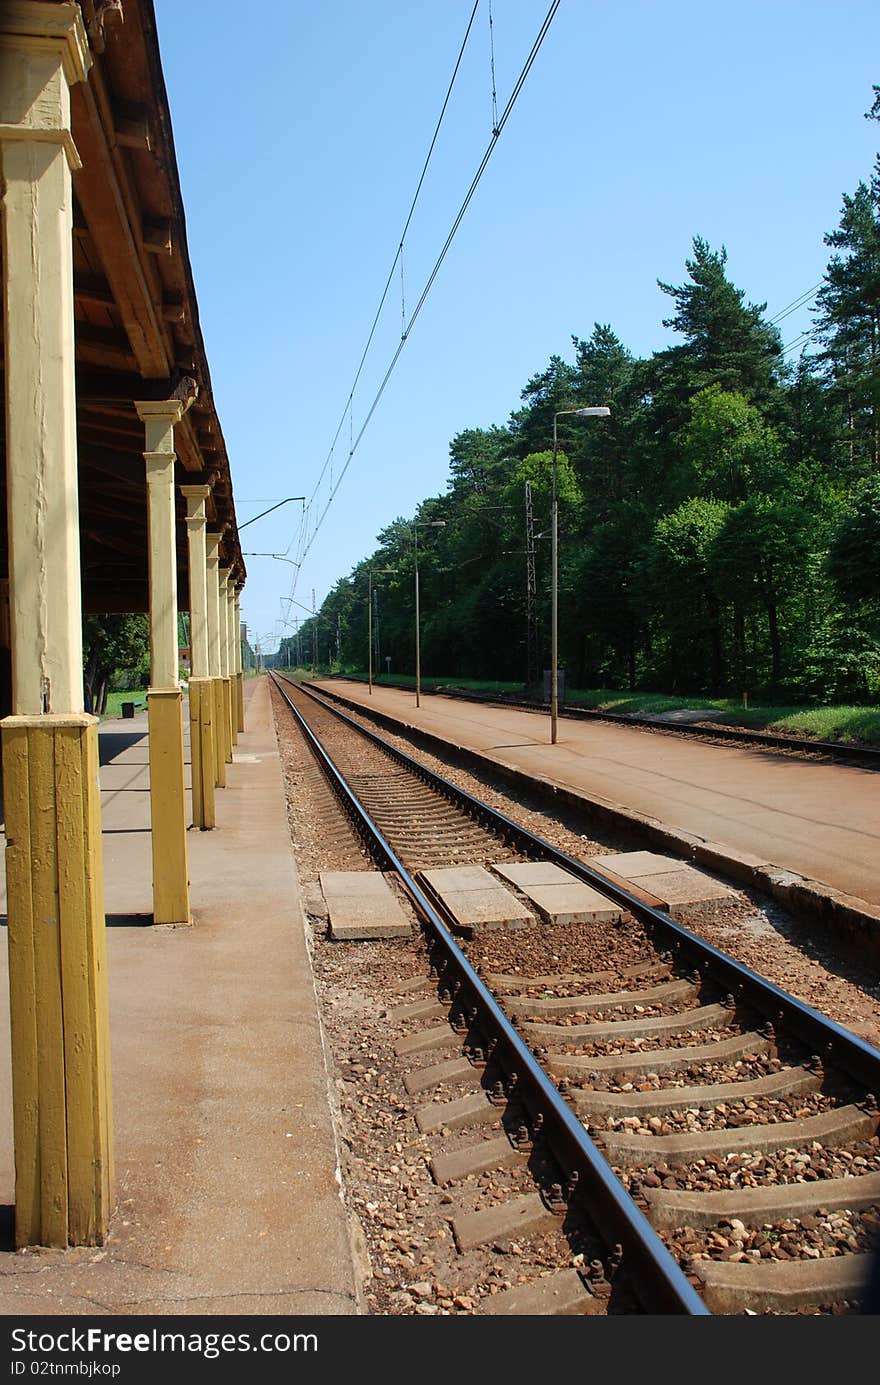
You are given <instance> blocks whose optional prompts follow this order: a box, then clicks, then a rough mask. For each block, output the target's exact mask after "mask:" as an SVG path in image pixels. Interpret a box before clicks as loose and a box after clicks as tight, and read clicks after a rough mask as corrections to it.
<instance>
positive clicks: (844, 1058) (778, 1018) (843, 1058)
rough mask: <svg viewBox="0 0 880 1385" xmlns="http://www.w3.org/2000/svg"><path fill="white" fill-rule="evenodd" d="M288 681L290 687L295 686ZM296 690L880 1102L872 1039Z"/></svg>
mask: <svg viewBox="0 0 880 1385" xmlns="http://www.w3.org/2000/svg"><path fill="white" fill-rule="evenodd" d="M286 681H288V682H291V681H292V680H289V679H288V680H286ZM294 686H297V687H299V688H300V690H301V691H302V692H303V693H304V694H305V695H306V696H308V697H311V698H313V699H314V700H315V701H316V702H318V703H319V704H320V705H321V706H323V707H325V708H326V709H327V710H328V711H331V712H333V713H334V715H335V716H337V717H338V718H340V720H342V721H343V722H345V723H347V724H348V725H349V726H352V727H354V728H355V729H356V730H358V731H360V732H361V733H362V734H363V735H364V736H365V737H366V738H367V739H369V740H372V741H373V743H374V744H376V745H378V746H381V748H382V749H383V750H385V751H386V752H387V753H388V754H389V755H391V756H393V757H394V758H395V759H396V760H397V761H398V762H399V763H400V764H403V765H406V767H407V768H408V769H410V770H411V771H412V772H413V773H414V774H417V775H418V776H419V777H420V778H421V779H423V780H424V781H425V782H426V783H429V784H432V785H433V786H434V787H435V788H436V789H438V790H439V791H440V792H441V793H443V794H445V795H446V797H447V798H449V799H451V800H452V801H454V802H457V803H459V804H462V805H464V806H466V807H467V809H468V811H469V812H471V813H472V814H473V815H474V816H475V817H477V818H478V819H480V820H482V821H483V822H484V823H485V824H486V825H488V826H492V827H494V829H495V830H496V831H497V832H499V833H500V834H501V835H503V836H504V837H506V838H507V840H508V841H509V842H511V843H512V844H515V845H516V846H517V848H518V849H519V850H521V851H522V852H523V854H524V855H528V856H531V857H532V858H533V859H535V860H539V859H540V860H547V859H549V860H552V861H554V862H555V863H556V864H557V865H560V866H562V867H563V869H565V870H567V871H569V873H570V874H572V875H574V876H576V877H577V878H578V879H579V880H582V881H583V882H584V883H585V884H588V885H591V886H592V887H593V888H594V889H597V890H599V891H600V892H601V893H602V894H604V895H605V896H606V897H607V898H609V899H611V900H613V901H614V903H615V904H620V905H621V907H623V908H625V909H627V910H628V911H629V912H630V913H631V914H633V915H634V916H635V917H636V918H637V919H638V920H639V922H641V923H644V924H646V925H647V926H648V927H651V928H654V929H655V930H656V931H658V932H659V933H660V935H661V937H662V939H663V942H664V943H665V944H668V945H671V946H672V947H674V948H675V949H676V950H677V951H683V953H684V955H685V957H687V958H688V959H689V960H690V962H691V964H692V965H693V966H695V967H697V968H698V969H699V970H700V971H701V972H705V973H706V974H707V975H710V976H711V977H712V979H713V980H715V981H716V982H717V983H718V984H719V986H721V987H722V988H724V989H726V990H728V991H729V992H730V993H731V994H732V995H733V997H734V999H735V1000H736V1001H737V1002H739V1003H741V1004H748V1005H750V1006H751V1007H752V1008H753V1009H754V1010H757V1011H758V1013H759V1014H760V1015H762V1016H763V1017H764V1019H765V1020H766V1021H767V1022H769V1023H772V1024H774V1025H783V1024H784V1025H785V1026H786V1027H787V1028H788V1029H789V1030H790V1031H791V1032H792V1034H794V1035H795V1036H796V1037H797V1038H798V1039H800V1040H801V1042H802V1043H804V1044H805V1045H806V1046H807V1047H808V1048H810V1051H811V1052H812V1053H814V1054H816V1055H818V1056H819V1057H820V1058H821V1059H822V1060H823V1061H827V1060H828V1059H829V1058H833V1059H834V1061H835V1063H837V1064H838V1065H839V1066H840V1067H841V1068H843V1069H844V1070H845V1071H846V1072H847V1073H848V1074H849V1076H850V1077H852V1078H853V1079H854V1080H855V1081H856V1082H857V1083H859V1084H860V1085H862V1086H864V1087H865V1088H866V1089H867V1090H868V1091H869V1092H871V1093H872V1094H873V1095H874V1096H875V1097H876V1096H880V1050H878V1049H876V1048H874V1047H873V1046H872V1045H871V1044H869V1043H868V1042H867V1041H866V1040H865V1039H862V1038H860V1037H859V1036H858V1035H857V1034H853V1033H852V1032H851V1031H850V1030H848V1029H844V1028H843V1027H842V1026H841V1025H839V1024H836V1023H835V1022H834V1020H831V1019H829V1018H828V1017H827V1015H823V1014H821V1013H820V1012H819V1011H818V1010H814V1009H813V1008H812V1006H810V1005H807V1004H806V1003H805V1002H804V1001H802V1000H798V999H797V998H796V997H795V996H793V995H790V994H789V993H788V992H787V991H784V990H782V989H781V987H779V986H776V985H774V983H773V982H772V981H768V980H766V978H765V977H763V976H761V975H759V973H758V972H755V971H752V969H751V968H750V967H747V966H745V965H744V963H742V962H738V961H736V960H735V959H734V958H733V957H729V956H728V955H727V953H726V952H722V951H721V950H720V949H719V948H717V947H714V946H713V945H712V944H711V943H708V942H706V941H705V939H703V938H701V937H699V936H698V935H697V934H696V933H692V932H691V931H690V929H688V928H685V927H684V925H683V924H681V923H677V922H676V920H675V919H673V918H670V916H669V915H668V914H666V913H664V912H663V911H662V910H660V909H655V908H653V907H652V906H651V905H650V904H646V903H645V902H644V901H643V900H641V899H639V898H638V897H637V896H636V895H634V894H632V893H631V892H630V891H629V890H627V889H626V888H624V887H623V886H618V885H615V884H614V883H613V881H611V880H609V879H608V878H607V876H604V875H602V874H601V873H600V872H599V871H596V870H593V869H592V867H590V866H588V865H586V864H585V863H584V862H583V861H578V860H577V859H576V858H575V857H574V856H569V855H568V854H567V852H564V851H561V850H560V849H559V848H558V847H555V846H551V844H550V843H549V842H546V841H544V839H543V838H542V837H539V836H538V835H537V834H536V833H534V832H530V831H529V829H528V828H526V827H521V826H520V825H519V823H516V822H514V821H513V820H512V819H511V818H509V817H506V816H505V814H503V813H500V812H499V811H498V809H497V808H491V807H490V806H489V805H488V804H487V803H483V802H482V801H481V800H480V799H478V798H476V797H475V796H474V795H473V794H469V793H468V792H467V791H466V790H465V789H462V788H459V786H458V785H457V784H453V783H452V781H451V780H449V779H445V778H444V777H443V776H442V775H440V774H437V773H436V772H435V771H434V770H431V769H429V768H428V767H427V765H422V764H420V763H419V761H418V760H415V759H413V757H412V756H411V755H407V753H406V752H405V751H403V750H400V749H399V748H398V747H397V746H393V745H389V744H388V742H387V741H385V740H383V738H382V737H381V736H379V735H377V733H376V732H375V731H372V730H370V728H369V727H365V726H362V725H361V724H360V723H359V722H357V721H355V720H354V719H353V718H352V717H350V716H349V715H348V713H346V712H343V711H341V710H340V708H338V707H334V706H332V704H331V703H329V702H328V701H327V700H326V697H327V696H332V694H326V695H321V694H318V693H316V692H314V691H313V690H312V689H311V688H306V687H302V686H301V685H299V684H295V685H294Z"/></svg>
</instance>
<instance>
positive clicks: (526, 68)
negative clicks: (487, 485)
mask: <svg viewBox="0 0 880 1385" xmlns="http://www.w3.org/2000/svg"><path fill="white" fill-rule="evenodd" d="M560 4H561V0H553V3H552V4H551V5H550V8H549V10H548V11H547V13H546V15H545V16H544V22H543V23H542V25H541V28H540V29H539V31H538V35H537V37H536V39H535V41H534V43H533V44H532V48H531V51H530V52H529V55H528V57H527V58H526V61H525V63H524V64H523V67H522V69H521V71H520V74H519V77H518V78H517V80H516V83H515V85H514V88H513V91H512V92H511V94H510V96H509V98H508V101H507V105H506V106H505V107H504V110H503V112H502V114H501V118H500V119H499V121H498V125H497V127H496V128H495V129H494V130H493V131H492V138H491V140H490V141H489V144H488V146H487V147H486V151H485V153H484V154H483V157H482V159H481V160H480V163H479V166H478V168H477V171H476V173H475V174H474V176H473V179H472V180H471V185H470V187H469V188H468V191H467V193H466V195H465V198H464V201H463V202H462V204H461V206H460V207H459V209H458V214H457V216H456V218H455V220H454V221H453V223H452V228H451V230H450V232H449V234H448V235H447V237H446V240H445V242H444V244H443V248H442V250H441V251H440V254H439V255H438V256H437V259H436V261H435V263H434V267H433V269H432V270H431V273H430V274H429V275H428V279H427V282H426V284H425V286H424V288H423V289H422V293H421V296H420V298H419V300H418V302H417V303H416V306H415V308H414V309H413V312H412V315H411V317H410V319H409V322H408V324H407V326H406V329H405V331H404V332H403V333H402V335H401V339H400V342H399V343H398V346H397V350H396V351H395V352H394V355H393V356H392V358H391V363H390V365H389V366H388V369H387V370H386V372H385V375H384V376H383V378H382V382H381V384H380V385H379V388H378V390H377V391H376V394H375V396H374V398H373V402H372V404H371V405H370V407H369V409H368V411H367V414H366V417H365V418H364V421H363V423H362V424H361V428H360V432H359V433H358V434H357V437H356V438H355V440H354V443H353V444H352V447H351V450H350V452H349V454H348V458H347V460H346V462H345V465H344V466H343V468H342V471H341V472H340V473H339V476H338V477H337V480H336V484H335V486H334V487H333V489H332V490H331V492H330V495H329V496H328V498H327V502H326V504H325V506H324V508H323V510H322V511H321V514H320V516H319V518H318V521H317V523H316V525H315V527H314V529H313V530H312V533H311V536H310V538H309V539H308V541H307V543H306V545H305V549H304V550H303V553H302V557H303V558H305V557H306V555H307V554H308V552H309V550H310V548H311V546H312V544H313V543H314V541H315V538H316V537H317V534H318V531H319V529H320V528H321V525H322V524H323V522H324V519H325V518H326V515H327V511H328V510H329V508H330V506H331V505H332V503H333V500H334V498H335V496H336V492H337V491H338V490H339V487H340V486H341V484H342V482H343V480H344V478H345V474H346V472H347V471H348V468H349V466H350V465H351V461H352V458H353V457H354V454H355V452H356V451H357V448H358V444H359V443H360V440H361V438H362V437H363V435H364V433H365V432H366V430H367V427H368V426H369V423H370V420H371V419H372V417H373V414H374V413H375V412H376V409H377V407H378V405H379V401H380V399H381V398H382V395H383V394H384V393H385V387H386V386H387V384H388V381H389V380H390V379H391V376H392V374H393V372H394V368H395V366H396V365H397V362H398V360H399V359H400V356H401V353H402V351H403V348H404V346H405V345H406V343H407V341H408V340H409V336H410V333H411V332H412V329H413V326H414V325H415V322H416V320H417V318H418V316H419V313H420V312H421V310H422V308H423V306H424V304H425V300H426V299H427V297H428V294H429V293H430V291H431V288H432V286H433V284H434V281H435V279H436V278H437V275H438V274H439V272H440V268H441V266H442V264H443V261H444V260H445V259H446V255H447V253H448V251H449V247H450V246H451V245H452V242H453V240H454V238H455V235H456V232H457V231H458V228H459V226H460V225H461V223H462V220H463V219H464V215H465V212H466V211H467V209H468V207H469V205H470V202H471V199H472V197H473V195H474V193H475V192H476V190H477V187H478V186H479V183H480V180H481V178H482V176H483V174H484V173H485V171H486V167H487V165H488V163H489V160H490V159H491V157H492V154H493V152H494V149H495V146H496V145H497V143H498V140H499V138H500V135H501V132H502V130H503V129H504V127H505V125H506V124H507V121H508V120H509V118H510V115H511V113H512V111H513V108H514V106H515V105H516V102H517V100H518V98H519V94H520V92H521V91H522V88H523V86H524V84H525V81H526V78H527V77H528V75H529V72H530V71H531V69H532V65H533V63H534V61H535V59H536V57H537V56H538V53H539V51H540V48H541V45H542V44H543V42H544V39H545V38H546V37H547V33H548V30H549V28H550V25H551V24H552V23H553V19H554V17H555V15H556V11H557V10H558V9H559V6H560ZM325 470H326V466H325ZM322 474H323V473H322ZM312 498H314V492H313V495H312Z"/></svg>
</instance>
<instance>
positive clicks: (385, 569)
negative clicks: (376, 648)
mask: <svg viewBox="0 0 880 1385" xmlns="http://www.w3.org/2000/svg"><path fill="white" fill-rule="evenodd" d="M396 571H397V568H396V567H371V568H370V569H369V576H368V578H367V644H368V646H369V662H368V673H367V685H368V687H369V690H370V697H372V696H373V573H374V572H375V574H376V576H377V577H379V576H385V575H387V574H388V573H389V572H396Z"/></svg>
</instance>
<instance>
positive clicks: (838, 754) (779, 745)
mask: <svg viewBox="0 0 880 1385" xmlns="http://www.w3.org/2000/svg"><path fill="white" fill-rule="evenodd" d="M334 677H336V678H342V677H343V676H342V675H338V674H337V675H334ZM344 681H346V682H351V683H365V682H366V679H365V678H359V677H357V676H356V675H354V674H347V675H345V676H344ZM381 686H382V687H383V688H397V689H398V690H399V691H401V692H409V691H411V689H410V688H409V687H408V685H406V684H404V683H393V682H392V683H388V682H383V683H382V684H381ZM421 691H422V695H423V696H425V697H432V696H434V695H440V696H442V697H449V698H452V699H453V701H459V702H480V703H485V704H487V705H489V706H493V707H515V708H517V709H518V710H520V711H524V712H540V713H542V714H543V715H545V716H546V715H547V711H548V709H547V704H546V703H542V702H537V701H535V700H534V699H533V698H528V697H517V696H516V695H515V694H513V693H504V694H497V693H496V694H495V695H493V694H491V693H479V692H471V691H469V690H468V689H466V688H455V687H447V686H446V685H445V684H442V683H441V684H437V685H432V684H431V683H428V684H425V683H422V686H421ZM559 714H560V716H561V717H564V718H566V719H568V720H571V721H610V722H614V723H616V724H617V725H618V726H630V727H632V726H635V727H641V728H642V729H643V730H647V731H655V732H660V733H662V734H663V735H668V736H679V737H681V738H683V739H684V740H688V739H690V740H702V741H707V742H708V743H709V744H715V745H737V744H738V745H746V746H751V747H757V748H759V749H761V750H777V751H778V750H783V751H791V752H794V753H795V754H797V755H801V756H805V757H808V758H810V759H815V760H831V761H835V762H837V763H839V764H851V765H855V766H856V767H857V768H859V769H870V770H880V750H878V749H877V748H876V747H874V746H870V745H860V744H857V743H853V744H848V743H847V742H845V741H823V740H819V739H818V738H817V737H812V736H785V735H780V734H777V733H775V732H773V731H758V730H754V729H750V728H749V727H742V726H724V725H722V724H721V723H719V722H708V721H707V722H677V721H668V720H664V719H663V718H662V717H661V716H657V715H655V716H651V715H649V714H647V713H646V714H644V715H641V716H640V715H639V714H638V713H635V712H611V711H604V710H601V711H600V710H598V709H596V708H593V707H579V706H577V705H576V704H575V703H571V702H569V703H568V704H567V705H566V706H565V707H564V708H560V713H559Z"/></svg>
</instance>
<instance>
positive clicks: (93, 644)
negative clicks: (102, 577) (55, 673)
mask: <svg viewBox="0 0 880 1385" xmlns="http://www.w3.org/2000/svg"><path fill="white" fill-rule="evenodd" d="M149 657H150V627H149V622H148V620H147V617H146V616H144V615H87V616H85V617H84V618H83V684H84V690H85V698H86V707H87V710H88V711H90V712H94V713H95V714H96V715H100V714H101V713H102V712H104V711H106V709H107V692H108V690H109V687H110V683H111V681H112V680H113V678H114V677H116V675H117V674H119V673H121V672H122V671H123V670H132V671H134V676H135V677H136V678H137V679H138V681H140V679H142V678H143V677H144V676H145V675H146V674H147V673H148V670H149Z"/></svg>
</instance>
